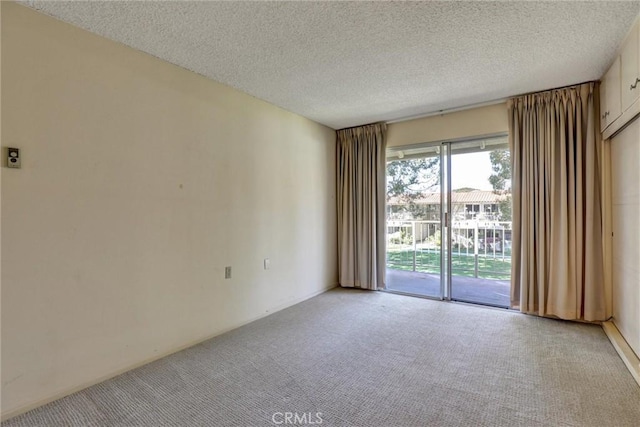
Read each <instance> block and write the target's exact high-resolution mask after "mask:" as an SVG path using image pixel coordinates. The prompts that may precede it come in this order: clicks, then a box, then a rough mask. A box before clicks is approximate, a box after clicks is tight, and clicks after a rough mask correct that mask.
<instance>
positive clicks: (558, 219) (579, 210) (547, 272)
mask: <svg viewBox="0 0 640 427" xmlns="http://www.w3.org/2000/svg"><path fill="white" fill-rule="evenodd" d="M596 90H597V87H596V84H595V83H586V84H582V85H579V86H574V87H570V88H566V89H558V90H552V91H548V92H543V93H537V94H530V95H525V96H521V97H518V98H514V99H511V100H509V102H508V110H509V143H510V146H511V156H512V172H513V189H512V190H513V248H512V249H513V255H512V291H511V303H512V305H513V306H514V307H519V308H520V310H521V311H522V312H525V313H531V314H537V315H540V316H557V317H559V318H562V319H576V320H577V319H579V320H587V321H597V320H605V307H606V305H605V284H604V272H603V271H604V267H603V257H602V254H603V242H602V227H603V225H602V206H601V191H600V170H601V155H602V147H601V143H602V141H601V137H600V129H599V121H598V115H597V114H598V112H597V103H596V102H595V98H596V96H595V91H596Z"/></svg>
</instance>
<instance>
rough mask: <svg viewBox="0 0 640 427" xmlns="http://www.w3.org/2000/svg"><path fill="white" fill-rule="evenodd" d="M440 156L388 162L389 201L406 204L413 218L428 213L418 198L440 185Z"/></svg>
mask: <svg viewBox="0 0 640 427" xmlns="http://www.w3.org/2000/svg"><path fill="white" fill-rule="evenodd" d="M439 164H440V159H439V158H438V157H431V158H420V159H406V160H392V161H390V162H387V202H393V203H394V204H403V205H405V208H406V210H407V211H408V212H409V213H410V214H411V216H412V217H413V218H416V219H417V218H420V217H422V216H424V215H425V214H426V212H422V210H423V209H422V207H421V206H419V205H417V204H416V200H418V199H419V198H420V197H422V196H423V195H424V193H427V192H432V191H434V190H436V189H437V188H438V186H439V185H440V168H439Z"/></svg>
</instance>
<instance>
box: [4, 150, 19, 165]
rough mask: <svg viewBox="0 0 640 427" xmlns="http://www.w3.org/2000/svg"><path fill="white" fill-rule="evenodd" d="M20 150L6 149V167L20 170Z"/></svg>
mask: <svg viewBox="0 0 640 427" xmlns="http://www.w3.org/2000/svg"><path fill="white" fill-rule="evenodd" d="M21 163H22V162H21V161H20V149H19V148H7V167H8V168H15V169H20V164H21Z"/></svg>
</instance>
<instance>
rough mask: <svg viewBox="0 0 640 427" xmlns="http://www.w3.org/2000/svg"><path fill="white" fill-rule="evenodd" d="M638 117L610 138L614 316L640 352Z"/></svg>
mask: <svg viewBox="0 0 640 427" xmlns="http://www.w3.org/2000/svg"><path fill="white" fill-rule="evenodd" d="M639 183H640V118H637V119H635V120H634V121H632V122H631V124H629V125H628V126H627V127H626V128H625V129H624V130H623V131H622V132H620V133H618V134H617V135H616V136H615V137H614V138H612V139H611V208H612V212H611V222H612V224H611V225H612V230H613V237H612V248H611V249H612V264H613V274H612V277H613V320H614V323H615V325H616V327H617V328H618V330H619V331H620V333H621V334H622V336H623V337H624V339H625V340H626V341H627V343H628V344H629V346H630V347H631V349H632V350H633V351H634V352H635V353H636V355H638V356H640V214H638V212H639V211H640V186H639V185H638V184H639Z"/></svg>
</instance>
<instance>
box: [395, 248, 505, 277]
mask: <svg viewBox="0 0 640 427" xmlns="http://www.w3.org/2000/svg"><path fill="white" fill-rule="evenodd" d="M451 264H452V269H453V274H454V275H456V276H467V277H474V268H475V266H474V257H473V255H469V256H467V255H464V254H460V255H458V254H457V253H455V252H454V253H453V257H452V259H451ZM387 267H388V268H395V269H396V270H407V271H412V270H413V250H410V249H405V250H402V249H401V250H389V251H387ZM416 271H420V272H422V273H436V274H439V273H440V252H439V251H437V252H436V251H430V252H427V251H420V250H418V251H417V252H416ZM510 276H511V257H507V256H505V259H504V261H503V260H502V258H493V257H484V256H482V255H481V256H479V257H478V277H480V278H482V279H500V280H508V279H509V277H510Z"/></svg>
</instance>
